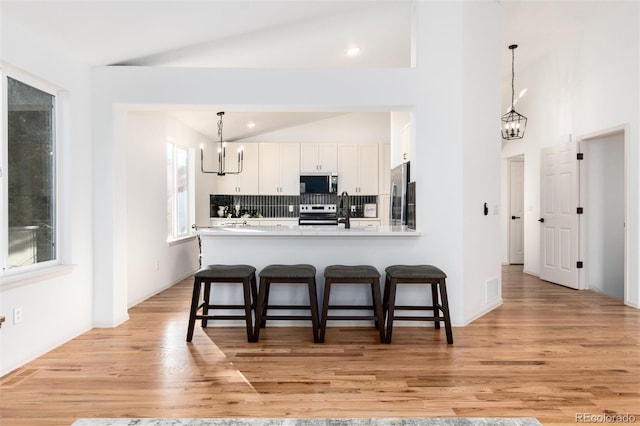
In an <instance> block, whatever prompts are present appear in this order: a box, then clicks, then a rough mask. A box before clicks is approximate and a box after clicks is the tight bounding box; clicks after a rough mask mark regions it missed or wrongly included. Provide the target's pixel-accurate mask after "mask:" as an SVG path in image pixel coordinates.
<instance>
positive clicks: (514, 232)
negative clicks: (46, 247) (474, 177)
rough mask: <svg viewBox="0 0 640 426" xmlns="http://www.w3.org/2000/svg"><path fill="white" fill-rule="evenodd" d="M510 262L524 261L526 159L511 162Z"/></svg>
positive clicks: (515, 263) (521, 262) (519, 262)
mask: <svg viewBox="0 0 640 426" xmlns="http://www.w3.org/2000/svg"><path fill="white" fill-rule="evenodd" d="M509 263H510V264H512V265H521V264H523V263H524V161H511V162H510V163H509Z"/></svg>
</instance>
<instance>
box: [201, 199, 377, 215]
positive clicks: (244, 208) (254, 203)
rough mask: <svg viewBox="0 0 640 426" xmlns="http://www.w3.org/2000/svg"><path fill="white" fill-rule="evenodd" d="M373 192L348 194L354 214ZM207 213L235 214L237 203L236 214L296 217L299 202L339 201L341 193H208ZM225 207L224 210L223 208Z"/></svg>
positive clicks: (372, 201)
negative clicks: (208, 205)
mask: <svg viewBox="0 0 640 426" xmlns="http://www.w3.org/2000/svg"><path fill="white" fill-rule="evenodd" d="M377 198H378V197H376V196H375V195H354V196H350V197H349V201H350V202H351V205H352V206H355V208H356V212H355V214H353V215H352V216H353V217H362V216H363V210H364V204H369V203H376V202H377ZM209 199H210V216H211V217H220V216H221V215H219V214H218V211H220V212H221V213H222V216H225V215H226V214H229V213H230V214H231V215H232V217H236V209H235V206H236V205H238V204H239V205H240V208H239V210H238V212H239V216H243V215H245V214H249V215H250V216H251V217H259V216H262V217H277V218H295V217H298V212H299V211H300V204H339V203H340V196H338V195H335V194H303V195H233V194H232V195H228V194H211V195H210V197H209ZM289 206H293V212H290V211H289ZM225 208H226V210H225Z"/></svg>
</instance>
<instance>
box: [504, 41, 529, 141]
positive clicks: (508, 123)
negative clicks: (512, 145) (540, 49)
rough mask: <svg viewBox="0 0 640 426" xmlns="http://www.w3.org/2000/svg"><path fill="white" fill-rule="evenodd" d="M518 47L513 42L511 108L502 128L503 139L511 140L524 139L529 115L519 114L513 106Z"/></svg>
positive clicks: (511, 47) (511, 48)
mask: <svg viewBox="0 0 640 426" xmlns="http://www.w3.org/2000/svg"><path fill="white" fill-rule="evenodd" d="M517 47H518V45H517V44H512V45H511V46H509V49H510V50H511V109H509V112H507V113H506V114H505V115H503V116H502V125H501V126H500V129H501V130H502V139H506V140H511V139H522V138H523V136H524V131H525V129H526V128H527V117H525V116H524V115H522V114H518V113H517V112H516V110H515V108H513V98H514V92H515V90H514V86H513V82H514V79H515V71H514V60H515V50H516V48H517Z"/></svg>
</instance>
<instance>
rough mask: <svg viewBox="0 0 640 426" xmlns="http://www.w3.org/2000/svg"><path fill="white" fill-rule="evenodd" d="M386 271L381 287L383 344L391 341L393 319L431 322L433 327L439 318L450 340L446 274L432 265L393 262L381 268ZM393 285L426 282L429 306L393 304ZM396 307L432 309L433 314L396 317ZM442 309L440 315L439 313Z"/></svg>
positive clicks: (394, 296)
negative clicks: (384, 327)
mask: <svg viewBox="0 0 640 426" xmlns="http://www.w3.org/2000/svg"><path fill="white" fill-rule="evenodd" d="M385 272H386V274H387V276H386V278H385V287H384V301H383V303H382V304H383V306H384V314H385V315H384V316H385V317H386V319H387V343H391V334H392V332H393V321H394V320H403V321H405V320H406V321H434V322H435V328H437V329H439V328H440V321H444V327H445V330H446V333H447V343H449V344H452V343H453V333H452V331H451V319H450V318H449V301H448V299H447V285H446V282H445V281H446V278H447V275H446V274H445V273H444V272H442V271H441V270H440V269H439V268H437V267H435V266H432V265H393V266H389V267H388V268H386V269H385ZM397 284H426V285H431V300H432V303H433V305H432V306H396V304H395V302H396V288H397ZM438 289H440V300H441V304H438ZM396 310H408V311H416V310H421V311H433V316H397V315H396V312H395V311H396ZM440 312H442V315H440Z"/></svg>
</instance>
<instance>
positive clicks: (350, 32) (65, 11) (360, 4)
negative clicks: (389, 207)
mask: <svg viewBox="0 0 640 426" xmlns="http://www.w3.org/2000/svg"><path fill="white" fill-rule="evenodd" d="M493 1H497V3H498V4H499V5H500V7H501V8H502V10H503V18H504V19H503V22H504V26H503V44H504V46H505V54H504V58H503V67H502V70H503V71H502V72H503V76H502V77H503V78H509V77H510V71H511V66H510V63H511V62H510V61H511V56H510V54H509V51H508V49H506V47H507V46H508V45H509V44H512V43H517V44H518V45H519V46H520V48H519V49H518V51H517V63H518V68H519V69H520V70H522V69H524V68H525V67H526V66H528V65H529V64H531V63H533V62H535V61H536V60H538V59H540V58H541V57H543V56H544V55H546V54H548V53H549V52H550V51H552V50H553V49H555V48H557V47H558V46H559V45H561V44H562V43H564V42H567V41H569V40H571V39H572V38H573V37H576V36H577V35H579V34H580V32H581V31H583V30H584V28H586V27H587V26H588V25H591V24H592V23H594V22H595V21H597V20H598V19H600V18H601V17H603V16H606V14H607V13H608V12H609V11H610V10H611V9H612V8H614V7H615V6H616V2H615V1H519V0H493ZM418 2H419V1H418ZM413 4H414V2H412V1H410V0H390V1H383V0H371V1H369V0H360V1H358V0H351V1H332V0H289V1H286V0H283V1H272V0H264V1H260V0H253V1H246V0H234V1H230V0H228V1H220V0H210V1H207V0H203V1H185V0H182V1H154V0H147V1H142V0H137V1H121V0H97V1H94V0H75V1H58V0H43V1H29V0H3V1H2V2H1V3H0V19H2V20H3V21H4V20H11V21H12V22H14V23H16V24H18V25H20V26H23V27H25V28H27V29H28V30H29V31H31V32H33V33H34V34H36V35H37V36H39V37H40V38H41V39H42V41H43V43H52V44H55V46H56V48H57V49H63V50H64V51H66V53H67V54H68V55H69V56H70V57H73V58H75V59H77V60H79V61H82V62H84V63H86V64H88V65H90V66H104V65H122V66H126V65H142V66H184V67H250V68H284V67H296V68H330V67H338V68H347V67H407V66H409V65H410V63H411V57H410V51H411V49H410V44H411V17H412V10H413ZM355 46H357V47H359V48H360V53H359V54H358V55H355V56H350V55H348V54H347V50H348V49H349V48H351V47H355ZM216 112H217V111H200V112H199V113H194V114H193V115H191V116H188V115H185V114H184V113H181V114H182V116H181V119H182V120H184V121H185V122H190V123H191V124H190V125H193V126H195V127H198V126H199V128H198V130H199V131H201V132H203V133H205V134H208V135H209V136H211V137H213V138H216V137H217V136H216V133H217V126H216V125H215V123H216V122H217V117H216V116H215V113H216ZM256 114H258V113H257V112H251V113H246V114H245V115H243V116H242V117H238V118H237V119H236V120H234V121H237V122H238V123H242V126H241V127H242V130H241V133H238V132H240V130H238V132H236V131H234V130H233V128H234V127H236V126H235V124H233V125H232V124H231V123H229V126H227V125H226V124H225V126H226V128H228V133H227V132H226V131H225V134H227V135H229V137H231V138H236V139H238V138H244V137H255V136H256V135H259V134H260V132H265V131H267V128H266V127H263V128H262V130H259V129H260V128H258V129H254V130H247V128H246V126H245V125H244V123H246V122H248V121H255V122H257V121H263V120H262V118H260V117H257V116H256ZM282 114H283V113H270V116H269V117H268V118H269V120H270V123H271V124H270V127H269V128H268V129H269V130H268V131H273V130H281V129H282V128H285V127H287V126H295V125H300V124H304V123H310V122H317V121H320V120H326V119H327V118H331V114H328V113H326V112H324V113H321V114H317V115H313V114H311V113H306V114H303V113H298V114H296V115H295V116H294V115H292V114H289V116H288V117H286V116H282ZM287 114H288V113H287ZM343 114H344V113H343ZM334 115H338V114H334ZM265 118H266V117H265ZM359 119H362V117H359ZM371 119H372V120H373V119H376V117H374V116H372V117H371ZM231 120H233V119H231V117H230V116H227V117H225V122H227V121H231Z"/></svg>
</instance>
